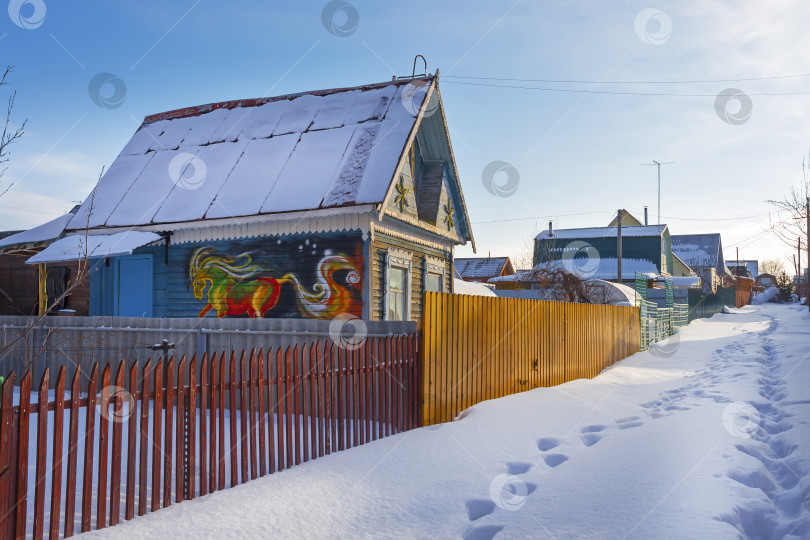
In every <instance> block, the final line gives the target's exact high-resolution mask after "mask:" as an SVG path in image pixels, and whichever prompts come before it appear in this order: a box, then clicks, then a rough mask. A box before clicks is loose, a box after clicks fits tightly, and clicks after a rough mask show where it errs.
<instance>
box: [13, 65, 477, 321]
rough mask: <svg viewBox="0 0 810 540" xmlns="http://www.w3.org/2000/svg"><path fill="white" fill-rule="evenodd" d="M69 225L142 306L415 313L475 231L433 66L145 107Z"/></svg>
mask: <svg viewBox="0 0 810 540" xmlns="http://www.w3.org/2000/svg"><path fill="white" fill-rule="evenodd" d="M66 235H67V236H65V237H64V238H62V239H61V240H58V241H56V242H54V243H53V244H52V245H50V246H48V247H47V248H46V249H44V250H43V251H42V252H41V253H38V254H37V255H35V256H34V257H32V258H31V259H29V260H28V262H29V263H31V264H34V263H44V264H60V263H61V262H63V261H66V260H76V259H81V258H85V257H86V258H88V259H89V260H90V261H91V262H92V267H93V268H92V272H91V275H90V313H91V314H92V315H113V316H138V317H311V318H321V319H324V318H332V317H335V316H337V315H340V314H349V315H353V316H357V317H363V318H366V319H370V320H413V319H418V318H420V317H421V314H422V302H423V297H424V292H425V291H428V290H433V291H450V290H452V286H453V285H452V275H453V250H454V247H455V246H456V245H463V244H465V243H467V242H473V236H472V229H471V226H470V220H469V217H468V215H467V210H466V206H465V203H464V196H463V193H462V190H461V184H460V181H459V176H458V170H457V168H456V163H455V159H454V157H453V150H452V146H451V144H450V137H449V130H448V128H447V123H446V118H445V113H444V108H443V106H442V101H441V95H440V92H439V85H438V73H437V75H435V76H425V77H419V78H406V79H395V80H393V81H389V82H384V83H379V84H371V85H366V86H360V87H354V88H339V89H331V90H320V91H313V92H305V93H301V94H293V95H285V96H278V97H273V98H259V99H249V100H239V101H229V102H223V103H212V104H208V105H202V106H197V107H189V108H184V109H179V110H174V111H169V112H165V113H161V114H156V115H152V116H149V117H147V118H146V119H145V120H144V122H143V124H142V125H141V126H140V128H139V129H138V130H137V131H136V133H135V134H134V135H133V137H132V139H131V140H130V141H129V142H128V143H127V144H126V146H125V147H124V149H123V150H122V152H121V154H120V155H119V156H118V158H116V160H115V162H114V163H113V164H112V165H111V166H110V168H109V170H108V171H107V172H106V174H105V175H104V176H103V177H102V178H101V179H100V181H99V183H98V185H97V186H96V187H95V189H94V190H93V192H92V194H91V195H90V196H89V197H88V198H87V200H86V201H84V203H83V205H82V207H81V208H80V209H79V210H78V212H77V213H76V215H75V216H74V217H73V219H71V220H70V222H69V223H68V225H67V227H66Z"/></svg>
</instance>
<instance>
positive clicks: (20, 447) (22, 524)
mask: <svg viewBox="0 0 810 540" xmlns="http://www.w3.org/2000/svg"><path fill="white" fill-rule="evenodd" d="M30 405H31V369H30V368H29V369H28V371H27V372H26V373H25V375H24V376H23V378H22V382H20V408H19V415H18V424H17V429H16V431H17V493H16V495H17V496H16V501H15V504H14V508H15V510H16V514H17V518H16V525H17V531H16V536H17V538H24V537H25V530H26V526H27V519H26V518H27V510H28V431H29V420H30V418H29V409H30Z"/></svg>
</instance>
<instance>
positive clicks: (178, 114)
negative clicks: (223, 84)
mask: <svg viewBox="0 0 810 540" xmlns="http://www.w3.org/2000/svg"><path fill="white" fill-rule="evenodd" d="M434 78H435V76H434V75H430V76H427V77H414V78H407V79H396V80H391V81H384V82H379V83H372V84H363V85H360V86H350V87H342V88H325V89H323V90H310V91H305V92H295V93H292V94H282V95H280V96H268V97H259V98H248V99H235V100H230V101H219V102H214V103H206V104H203V105H194V106H191V107H182V108H180V109H174V110H170V111H166V112H162V113H155V114H150V115H148V116H146V117H145V118H144V119H143V123H142V124H141V126H140V127H139V128H138V129H140V128H141V127H144V126H146V125H149V124H153V123H155V122H159V121H161V120H175V119H177V118H187V117H190V116H199V115H201V114H205V113H209V112H212V111H215V110H217V109H236V108H237V107H258V106H259V105H264V104H266V103H271V102H273V101H283V100H291V99H295V98H298V97H302V96H327V95H331V94H339V93H341V92H351V91H352V90H376V89H378V88H383V87H385V86H390V85H407V84H409V83H411V82H413V81H423V82H425V83H430V82H432V81H433V79H434Z"/></svg>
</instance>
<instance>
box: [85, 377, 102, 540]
mask: <svg viewBox="0 0 810 540" xmlns="http://www.w3.org/2000/svg"><path fill="white" fill-rule="evenodd" d="M97 376H98V364H94V365H93V371H92V372H91V373H90V381H89V382H88V384H87V411H86V413H87V414H86V420H85V432H84V470H83V474H84V480H83V482H82V532H87V531H89V530H90V521H91V519H92V517H93V508H92V506H91V503H92V500H93V454H94V445H95V437H94V435H95V426H96V390H97V387H96V378H97Z"/></svg>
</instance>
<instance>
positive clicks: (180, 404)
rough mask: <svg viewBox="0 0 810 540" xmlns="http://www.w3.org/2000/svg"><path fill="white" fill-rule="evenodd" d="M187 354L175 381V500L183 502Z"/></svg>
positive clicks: (179, 365) (181, 362) (184, 494)
mask: <svg viewBox="0 0 810 540" xmlns="http://www.w3.org/2000/svg"><path fill="white" fill-rule="evenodd" d="M187 366H188V364H187V362H186V357H185V355H184V356H183V357H182V358H181V359H180V363H179V364H177V380H176V381H175V388H176V394H175V395H176V396H177V405H176V406H175V409H174V412H175V415H174V420H175V435H174V448H175V452H174V456H175V458H174V500H175V502H183V501H184V500H185V498H186V491H185V489H186V486H185V471H184V460H185V457H184V453H185V448H184V444H185V416H186V395H187V394H186V369H187Z"/></svg>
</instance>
